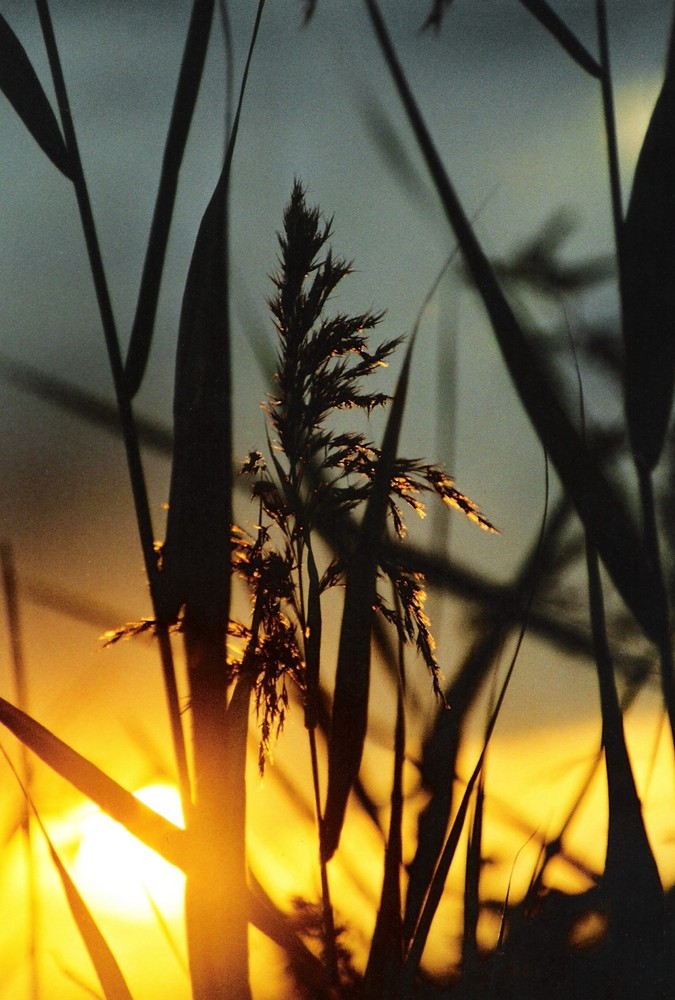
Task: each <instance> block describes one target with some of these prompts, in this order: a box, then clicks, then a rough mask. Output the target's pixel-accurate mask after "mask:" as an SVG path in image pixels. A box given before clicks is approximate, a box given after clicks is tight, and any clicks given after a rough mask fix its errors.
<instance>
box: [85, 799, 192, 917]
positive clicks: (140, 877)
mask: <svg viewBox="0 0 675 1000" xmlns="http://www.w3.org/2000/svg"><path fill="white" fill-rule="evenodd" d="M134 794H135V795H136V798H138V799H140V800H141V801H142V802H144V803H145V804H146V805H148V806H150V807H151V808H152V809H154V810H155V811H156V812H158V813H161V814H162V816H164V817H165V818H166V819H169V820H171V821H172V822H173V823H176V824H177V825H179V824H182V818H181V806H180V798H179V795H178V792H177V790H176V789H175V788H173V787H171V786H170V785H165V784H154V785H148V786H147V787H145V788H142V789H140V790H139V791H138V792H135V793H134ZM74 822H75V824H76V826H77V836H78V841H79V846H78V848H77V853H76V855H75V861H74V864H73V876H74V879H75V882H76V884H77V885H78V886H80V887H81V889H82V892H83V894H84V895H85V896H86V898H87V899H89V900H91V903H92V905H94V906H96V907H98V908H100V909H104V910H107V911H110V912H114V913H117V914H121V915H124V916H125V917H130V918H132V919H139V920H143V919H145V918H147V917H148V916H149V915H151V914H152V904H154V905H155V906H156V907H157V908H158V909H159V910H160V911H161V913H162V914H163V916H164V917H170V916H173V915H175V914H176V913H177V912H179V911H180V910H181V909H182V905H183V903H182V900H183V888H184V876H183V875H182V873H181V872H179V871H178V869H176V868H174V867H173V866H172V865H170V864H168V862H166V861H164V860H163V859H162V858H160V857H159V856H158V855H157V854H155V852H154V851H151V850H150V849H149V848H148V847H145V846H144V845H143V844H141V843H139V841H137V840H136V839H135V838H134V837H132V836H131V835H130V834H129V833H127V831H126V830H125V829H124V827H122V826H121V825H120V824H119V823H116V822H114V820H112V819H110V818H109V817H108V816H106V815H105V814H104V813H102V812H101V810H100V809H98V808H96V807H91V806H90V807H86V806H85V807H83V809H82V810H81V811H80V812H79V813H78V815H77V817H76V818H75V820H74ZM150 901H152V902H150Z"/></svg>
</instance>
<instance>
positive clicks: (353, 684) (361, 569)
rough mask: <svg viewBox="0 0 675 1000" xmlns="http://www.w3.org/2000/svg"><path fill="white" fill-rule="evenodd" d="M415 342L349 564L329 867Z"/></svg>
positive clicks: (353, 755)
mask: <svg viewBox="0 0 675 1000" xmlns="http://www.w3.org/2000/svg"><path fill="white" fill-rule="evenodd" d="M413 345H414V339H413V340H411V341H410V345H409V347H408V350H407V352H406V356H405V359H404V362H403V367H402V369H401V374H400V375H399V379H398V384H397V386H396V392H395V394H394V398H393V401H392V405H391V412H390V413H389V419H388V420H387V426H386V429H385V433H384V441H383V442H382V451H381V455H380V460H379V462H378V464H377V471H376V473H375V478H374V480H373V484H372V488H371V493H370V497H369V499H368V504H367V506H366V510H365V513H364V515H363V521H362V522H361V526H360V528H359V533H358V539H357V543H356V546H355V548H354V552H353V554H352V556H351V559H350V561H349V565H348V569H347V574H346V584H345V602H344V609H343V612H342V625H341V628H340V642H339V647H338V663H337V672H336V675H335V693H334V696H333V716H332V720H331V729H330V735H329V739H328V791H327V793H326V807H325V810H324V817H323V823H322V829H321V851H322V854H323V857H324V859H325V860H326V861H329V860H330V858H331V857H332V856H333V854H334V853H335V851H336V849H337V846H338V844H339V842H340V834H341V833H342V825H343V823H344V817H345V810H346V808H347V799H348V797H349V792H350V790H351V788H352V786H353V784H354V782H355V781H356V778H357V776H358V772H359V767H360V765H361V757H362V755H363V746H364V743H365V738H366V729H367V724H368V693H369V686H370V638H371V631H372V623H373V604H374V601H375V586H376V580H377V567H378V563H379V559H380V555H381V547H382V541H383V538H384V534H385V522H386V516H387V503H388V500H389V492H390V483H391V477H392V473H393V470H394V463H395V462H396V449H397V447H398V438H399V434H400V430H401V424H402V422H403V410H404V407H405V398H406V393H407V389H408V378H409V374H410V360H411V354H412V348H413Z"/></svg>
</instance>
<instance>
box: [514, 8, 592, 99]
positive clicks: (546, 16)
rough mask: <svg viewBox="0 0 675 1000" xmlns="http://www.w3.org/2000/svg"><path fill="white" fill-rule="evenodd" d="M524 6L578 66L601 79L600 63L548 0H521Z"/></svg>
mask: <svg viewBox="0 0 675 1000" xmlns="http://www.w3.org/2000/svg"><path fill="white" fill-rule="evenodd" d="M520 2H521V4H522V5H523V7H525V9H526V10H529V12H530V14H533V15H534V16H535V17H536V19H537V20H538V21H539V23H540V24H542V25H543V26H544V27H545V28H546V30H547V31H550V33H551V34H552V35H553V37H554V38H555V39H556V41H557V42H559V43H560V45H561V46H562V47H563V49H564V50H565V52H567V54H568V55H569V56H571V57H572V59H574V61H575V63H577V65H578V66H581V68H582V69H584V70H586V72H587V73H590V74H591V76H594V77H595V78H596V80H599V79H600V77H601V76H602V69H601V68H600V64H599V63H598V61H597V60H596V59H594V58H593V56H592V55H591V54H590V52H589V51H588V49H586V48H585V46H583V45H582V44H581V42H580V41H579V39H578V38H577V36H576V35H575V34H574V33H573V32H572V31H570V29H569V28H568V26H567V25H566V24H565V22H564V21H563V20H562V19H561V18H560V17H559V16H558V15H557V14H556V12H555V11H554V10H553V8H552V7H551V5H550V4H548V3H547V2H546V0H520Z"/></svg>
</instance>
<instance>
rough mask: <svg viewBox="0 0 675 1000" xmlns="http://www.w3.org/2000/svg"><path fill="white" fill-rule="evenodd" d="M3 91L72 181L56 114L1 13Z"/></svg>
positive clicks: (0, 45) (38, 142)
mask: <svg viewBox="0 0 675 1000" xmlns="http://www.w3.org/2000/svg"><path fill="white" fill-rule="evenodd" d="M0 90H2V92H3V94H4V95H5V97H6V98H7V100H8V101H9V103H10V104H11V105H12V107H13V108H14V110H15V111H16V113H17V114H18V116H19V118H20V119H21V121H22V122H23V123H24V125H25V126H26V128H27V129H28V131H29V132H30V134H31V135H32V136H33V138H34V139H35V141H36V142H37V144H38V146H40V148H41V149H42V151H43V152H44V153H46V155H47V156H48V157H49V159H50V160H51V161H52V163H53V164H54V166H55V167H58V169H59V170H60V171H61V173H62V174H64V176H65V177H67V178H68V179H69V180H72V172H71V163H70V155H69V153H68V149H67V147H66V144H65V141H64V139H63V136H62V135H61V129H60V128H59V124H58V122H57V120H56V115H55V114H54V112H53V110H52V106H51V104H50V103H49V100H48V99H47V95H46V94H45V92H44V90H43V89H42V85H41V83H40V81H39V79H38V76H37V73H36V72H35V70H34V69H33V66H32V64H31V61H30V59H29V58H28V55H27V54H26V50H25V49H24V47H23V45H22V44H21V42H20V41H19V39H18V38H17V37H16V35H15V34H14V32H13V31H12V29H11V28H10V26H9V24H8V23H7V21H6V20H5V18H4V17H3V16H2V14H0Z"/></svg>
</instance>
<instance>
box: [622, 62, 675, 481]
mask: <svg viewBox="0 0 675 1000" xmlns="http://www.w3.org/2000/svg"><path fill="white" fill-rule="evenodd" d="M621 268H622V282H621V285H622V300H623V317H624V342H625V351H626V359H625V392H626V416H627V419H628V429H629V433H630V440H631V446H632V448H633V452H634V454H635V457H636V459H637V460H638V462H640V463H641V464H642V465H643V466H644V467H645V468H647V469H653V468H654V466H655V465H656V463H657V462H658V460H659V457H660V455H661V451H662V449H663V443H664V440H665V436H666V432H667V430H668V424H669V422H670V414H671V410H672V403H673V384H674V380H675V69H673V68H671V67H669V68H668V70H667V73H666V77H665V80H664V83H663V87H662V89H661V93H660V94H659V97H658V100H657V102H656V105H655V107H654V111H653V113H652V117H651V121H650V123H649V127H648V129H647V134H646V136H645V139H644V143H643V145H642V149H641V150H640V156H639V158H638V162H637V167H636V169H635V176H634V178H633V188H632V191H631V196H630V201H629V204H628V212H627V215H626V220H625V223H624V225H623V230H622V232H621Z"/></svg>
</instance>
